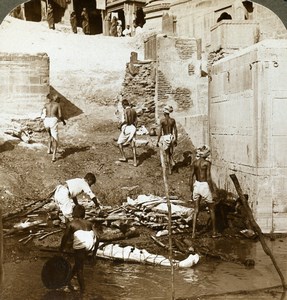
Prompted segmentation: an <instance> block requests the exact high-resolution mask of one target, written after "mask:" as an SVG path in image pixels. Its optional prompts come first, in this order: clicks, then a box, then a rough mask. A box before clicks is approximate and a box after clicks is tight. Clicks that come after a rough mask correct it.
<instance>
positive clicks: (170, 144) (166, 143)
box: [157, 105, 177, 174]
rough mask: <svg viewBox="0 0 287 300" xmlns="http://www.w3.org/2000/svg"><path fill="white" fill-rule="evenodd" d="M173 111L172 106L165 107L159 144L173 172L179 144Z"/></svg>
mask: <svg viewBox="0 0 287 300" xmlns="http://www.w3.org/2000/svg"><path fill="white" fill-rule="evenodd" d="M172 112H173V108H172V106H169V105H167V106H165V107H164V108H163V115H164V116H163V118H161V120H160V127H159V134H158V140H157V146H158V147H159V146H160V147H161V148H162V149H163V150H164V152H165V154H166V159H167V165H168V172H169V174H171V173H172V167H173V166H174V165H175V162H174V160H173V152H174V147H176V146H177V127H176V121H175V119H173V118H171V117H170V113H172Z"/></svg>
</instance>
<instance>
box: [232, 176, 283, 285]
mask: <svg viewBox="0 0 287 300" xmlns="http://www.w3.org/2000/svg"><path fill="white" fill-rule="evenodd" d="M230 177H231V180H232V181H233V183H234V186H235V189H236V191H237V193H238V196H239V198H240V200H241V201H242V204H243V208H244V210H245V212H246V215H247V217H248V219H249V221H250V223H251V226H252V227H253V230H254V231H255V232H256V233H257V234H258V237H259V240H260V243H261V245H262V248H263V250H264V252H265V253H266V254H267V255H268V256H269V257H270V258H271V260H272V262H273V265H274V267H275V269H276V270H277V273H278V274H279V276H280V279H281V282H282V287H283V289H284V290H287V286H286V283H285V279H284V276H283V274H282V272H281V270H280V268H279V266H278V264H277V262H276V260H275V258H274V256H273V254H272V252H271V250H270V249H269V247H268V245H267V244H266V242H265V239H264V235H263V233H262V231H261V229H260V227H259V226H258V224H257V223H256V221H255V220H254V218H253V214H252V211H251V209H250V207H249V205H248V202H247V200H246V198H245V196H244V195H243V192H242V189H241V187H240V184H239V181H238V179H237V177H236V175H235V174H231V175H230Z"/></svg>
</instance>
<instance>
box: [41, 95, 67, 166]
mask: <svg viewBox="0 0 287 300" xmlns="http://www.w3.org/2000/svg"><path fill="white" fill-rule="evenodd" d="M48 100H49V102H48V103H46V104H45V105H44V108H43V113H42V118H43V119H44V126H45V128H46V130H47V131H48V134H49V142H48V153H49V154H51V153H52V151H51V148H52V146H53V156H52V161H53V162H54V161H56V153H57V148H58V143H59V136H58V122H59V121H62V122H63V124H64V125H66V122H65V120H64V118H63V116H62V111H61V106H60V103H59V101H60V99H59V97H58V96H57V95H54V96H53V98H52V99H51V97H50V96H49V95H48Z"/></svg>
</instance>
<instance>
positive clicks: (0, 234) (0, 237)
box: [0, 207, 4, 286]
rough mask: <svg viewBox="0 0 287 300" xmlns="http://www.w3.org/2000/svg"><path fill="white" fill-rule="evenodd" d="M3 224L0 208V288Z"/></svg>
mask: <svg viewBox="0 0 287 300" xmlns="http://www.w3.org/2000/svg"><path fill="white" fill-rule="evenodd" d="M3 276H4V271H3V223H2V208H1V207H0V286H1V285H2V283H3Z"/></svg>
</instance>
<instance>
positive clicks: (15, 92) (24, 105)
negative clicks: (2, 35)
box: [0, 53, 49, 118]
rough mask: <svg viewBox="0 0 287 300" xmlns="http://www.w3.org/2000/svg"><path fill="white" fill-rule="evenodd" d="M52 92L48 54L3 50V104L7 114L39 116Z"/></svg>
mask: <svg viewBox="0 0 287 300" xmlns="http://www.w3.org/2000/svg"><path fill="white" fill-rule="evenodd" d="M48 93H49V58H48V56H47V55H46V54H43V53H41V54H38V55H28V54H13V53H12V54H10V53H9V54H8V53H0V103H1V107H2V110H3V113H4V114H7V115H10V117H11V116H15V115H19V117H21V118H25V117H32V116H35V115H39V114H40V111H41V109H42V107H43V104H44V103H45V101H46V96H47V94H48Z"/></svg>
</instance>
